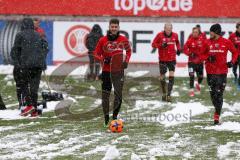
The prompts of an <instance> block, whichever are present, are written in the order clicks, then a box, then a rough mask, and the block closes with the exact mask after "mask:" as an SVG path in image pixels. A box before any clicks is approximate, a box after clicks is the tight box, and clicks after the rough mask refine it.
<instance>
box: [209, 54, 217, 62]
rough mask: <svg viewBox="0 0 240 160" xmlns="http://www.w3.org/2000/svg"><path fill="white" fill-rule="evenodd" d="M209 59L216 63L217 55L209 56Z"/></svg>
mask: <svg viewBox="0 0 240 160" xmlns="http://www.w3.org/2000/svg"><path fill="white" fill-rule="evenodd" d="M208 61H209V62H211V63H214V62H215V61H216V57H215V56H209V57H208Z"/></svg>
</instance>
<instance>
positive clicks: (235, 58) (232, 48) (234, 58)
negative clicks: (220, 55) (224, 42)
mask: <svg viewBox="0 0 240 160" xmlns="http://www.w3.org/2000/svg"><path fill="white" fill-rule="evenodd" d="M228 46H229V51H230V52H231V53H232V60H231V63H232V64H235V63H236V61H237V58H238V51H237V49H236V48H235V47H234V45H233V43H232V42H231V41H228Z"/></svg>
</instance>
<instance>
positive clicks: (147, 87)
mask: <svg viewBox="0 0 240 160" xmlns="http://www.w3.org/2000/svg"><path fill="white" fill-rule="evenodd" d="M151 87H152V85H145V86H144V88H143V89H144V90H148V89H149V88H151Z"/></svg>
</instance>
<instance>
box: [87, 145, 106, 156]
mask: <svg viewBox="0 0 240 160" xmlns="http://www.w3.org/2000/svg"><path fill="white" fill-rule="evenodd" d="M108 147H109V146H97V147H96V148H94V149H93V150H90V151H87V152H84V153H83V155H93V154H97V153H98V152H106V151H107V149H108Z"/></svg>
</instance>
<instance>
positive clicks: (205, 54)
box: [200, 41, 210, 62]
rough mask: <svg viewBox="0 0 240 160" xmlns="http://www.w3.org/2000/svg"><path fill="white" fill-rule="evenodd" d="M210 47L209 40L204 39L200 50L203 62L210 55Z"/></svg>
mask: <svg viewBox="0 0 240 160" xmlns="http://www.w3.org/2000/svg"><path fill="white" fill-rule="evenodd" d="M209 50H210V48H209V46H208V43H207V41H203V46H202V48H201V50H200V55H201V56H200V60H201V61H202V62H203V61H206V60H207V59H208V57H209V55H208V52H209Z"/></svg>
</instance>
